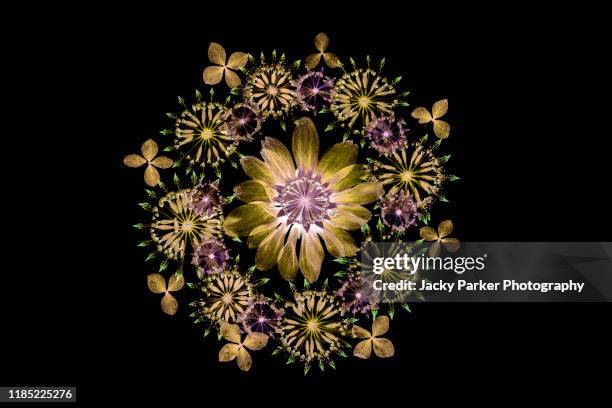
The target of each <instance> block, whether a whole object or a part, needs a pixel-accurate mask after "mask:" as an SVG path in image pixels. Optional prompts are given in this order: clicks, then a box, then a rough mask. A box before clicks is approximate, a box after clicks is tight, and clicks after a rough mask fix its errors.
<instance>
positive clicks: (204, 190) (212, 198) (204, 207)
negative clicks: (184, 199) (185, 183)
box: [189, 180, 221, 216]
mask: <svg viewBox="0 0 612 408" xmlns="http://www.w3.org/2000/svg"><path fill="white" fill-rule="evenodd" d="M220 203H221V195H220V194H219V180H216V181H214V182H212V183H210V182H204V183H200V184H198V185H196V186H195V187H193V188H192V189H191V194H190V197H189V208H191V209H193V210H194V211H195V213H196V214H198V215H206V216H209V215H210V214H211V213H212V212H213V211H214V210H215V209H216V208H218V207H219V205H220Z"/></svg>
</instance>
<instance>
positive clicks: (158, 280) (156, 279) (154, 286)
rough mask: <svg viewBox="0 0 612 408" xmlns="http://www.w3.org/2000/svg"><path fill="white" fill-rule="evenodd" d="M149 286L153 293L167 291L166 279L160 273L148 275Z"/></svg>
mask: <svg viewBox="0 0 612 408" xmlns="http://www.w3.org/2000/svg"><path fill="white" fill-rule="evenodd" d="M147 286H148V287H149V290H150V291H151V292H153V293H164V292H165V291H166V280H165V279H164V277H163V276H162V275H161V274H159V273H152V274H150V275H149V276H147Z"/></svg>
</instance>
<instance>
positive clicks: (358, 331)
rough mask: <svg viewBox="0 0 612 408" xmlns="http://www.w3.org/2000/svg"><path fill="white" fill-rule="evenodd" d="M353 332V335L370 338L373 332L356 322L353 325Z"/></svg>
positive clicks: (359, 337)
mask: <svg viewBox="0 0 612 408" xmlns="http://www.w3.org/2000/svg"><path fill="white" fill-rule="evenodd" d="M351 332H352V334H353V337H355V338H358V339H369V338H370V337H372V334H371V333H370V332H369V331H367V330H366V329H364V328H363V327H361V326H357V325H356V324H354V325H353V329H352V330H351Z"/></svg>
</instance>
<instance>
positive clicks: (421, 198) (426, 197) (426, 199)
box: [373, 142, 444, 208]
mask: <svg viewBox="0 0 612 408" xmlns="http://www.w3.org/2000/svg"><path fill="white" fill-rule="evenodd" d="M389 161H390V163H389V164H382V163H378V162H375V163H373V168H374V173H375V175H376V177H377V178H378V180H380V181H381V182H382V183H383V185H385V186H391V189H390V190H389V194H396V193H398V192H399V191H400V190H403V191H405V192H410V193H411V194H412V196H413V197H414V198H415V200H416V202H417V204H418V205H419V208H427V207H428V206H429V205H430V204H431V203H432V202H433V200H434V197H435V196H437V195H438V193H439V192H440V188H441V185H442V182H443V181H444V173H443V170H442V164H441V163H440V159H438V158H437V157H436V156H434V154H433V152H432V150H431V149H429V148H426V147H424V146H423V145H422V144H421V143H418V142H417V143H413V144H411V145H410V146H409V147H408V148H407V149H402V150H401V151H400V152H396V153H393V154H392V155H391V156H390V157H389Z"/></svg>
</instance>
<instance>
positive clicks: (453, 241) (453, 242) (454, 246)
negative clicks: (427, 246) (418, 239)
mask: <svg viewBox="0 0 612 408" xmlns="http://www.w3.org/2000/svg"><path fill="white" fill-rule="evenodd" d="M442 245H443V246H444V248H445V249H446V250H447V251H448V252H456V251H458V250H459V248H461V244H460V243H459V240H458V239H457V238H443V239H442Z"/></svg>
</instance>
